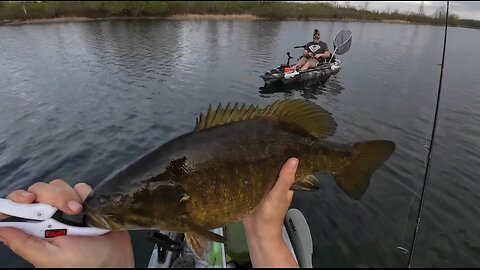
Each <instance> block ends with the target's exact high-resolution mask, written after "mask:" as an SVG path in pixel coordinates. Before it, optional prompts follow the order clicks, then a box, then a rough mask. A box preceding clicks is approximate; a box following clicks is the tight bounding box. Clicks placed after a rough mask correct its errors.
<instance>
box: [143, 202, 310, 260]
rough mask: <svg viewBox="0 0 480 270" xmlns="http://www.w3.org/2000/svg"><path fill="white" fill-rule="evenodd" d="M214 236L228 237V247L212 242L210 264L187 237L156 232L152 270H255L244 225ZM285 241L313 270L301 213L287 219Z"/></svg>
mask: <svg viewBox="0 0 480 270" xmlns="http://www.w3.org/2000/svg"><path fill="white" fill-rule="evenodd" d="M212 232H214V233H217V234H219V235H222V236H225V237H226V238H227V239H228V243H227V244H221V243H215V242H212V245H211V248H210V251H209V253H208V255H207V260H201V259H199V258H197V257H196V256H195V255H194V254H193V252H192V251H191V250H190V249H189V248H188V246H187V245H186V242H185V238H184V235H183V233H173V232H166V231H154V232H152V233H151V234H150V237H149V239H150V240H152V241H153V242H154V243H155V245H154V248H153V250H152V254H151V256H150V260H149V263H148V268H187V267H188V268H220V267H221V268H244V267H248V268H252V264H251V261H250V255H249V252H248V244H247V239H246V236H245V230H244V228H243V224H242V222H237V223H233V224H231V225H228V226H226V227H224V228H217V229H214V230H212ZM282 232H283V239H284V241H285V244H286V245H287V247H288V249H289V250H290V252H291V253H292V255H293V257H294V259H295V260H296V261H297V263H298V264H299V265H300V267H304V268H312V267H313V266H312V255H313V242H312V237H311V234H310V229H309V227H308V223H307V221H306V220H305V217H304V216H303V214H302V213H301V212H300V211H299V210H298V209H294V208H292V209H290V210H288V212H287V215H286V216H285V222H284V226H283V231H282Z"/></svg>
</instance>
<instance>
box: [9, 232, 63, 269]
mask: <svg viewBox="0 0 480 270" xmlns="http://www.w3.org/2000/svg"><path fill="white" fill-rule="evenodd" d="M0 240H1V241H2V242H3V243H4V244H5V245H6V246H8V247H9V248H10V249H11V250H12V251H13V252H15V253H16V254H17V255H19V256H20V257H22V258H24V259H25V260H27V261H29V262H31V263H32V264H34V265H35V264H36V263H37V262H40V261H44V260H47V258H48V256H49V254H55V253H52V252H50V250H51V249H52V248H55V247H54V246H51V245H49V244H48V242H47V241H44V240H42V239H40V238H38V237H35V236H32V235H30V234H27V233H25V232H23V231H21V230H18V229H15V228H0Z"/></svg>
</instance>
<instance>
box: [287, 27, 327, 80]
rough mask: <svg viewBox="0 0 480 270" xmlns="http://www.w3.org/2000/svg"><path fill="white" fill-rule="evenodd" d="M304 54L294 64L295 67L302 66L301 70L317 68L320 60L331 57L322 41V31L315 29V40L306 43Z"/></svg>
mask: <svg viewBox="0 0 480 270" xmlns="http://www.w3.org/2000/svg"><path fill="white" fill-rule="evenodd" d="M304 48H305V50H304V51H303V56H302V57H301V58H300V60H299V61H298V63H297V64H295V65H293V66H292V68H293V69H295V70H296V69H298V68H300V69H301V71H306V70H307V69H309V68H315V67H316V66H317V65H318V64H319V63H320V62H323V61H325V60H326V59H328V58H330V52H329V51H328V46H327V44H326V43H325V42H323V41H320V32H318V29H315V31H314V32H313V41H310V42H309V43H308V44H307V45H305V47H304Z"/></svg>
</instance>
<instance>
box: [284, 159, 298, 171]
mask: <svg viewBox="0 0 480 270" xmlns="http://www.w3.org/2000/svg"><path fill="white" fill-rule="evenodd" d="M287 166H288V168H289V169H292V170H295V169H297V166H298V159H296V158H294V159H291V160H290V162H289V163H288V165H287Z"/></svg>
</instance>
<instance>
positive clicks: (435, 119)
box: [407, 1, 450, 268]
mask: <svg viewBox="0 0 480 270" xmlns="http://www.w3.org/2000/svg"><path fill="white" fill-rule="evenodd" d="M449 6H450V3H449V1H447V12H446V15H445V36H444V40H443V55H442V65H441V68H440V82H439V84H438V94H437V103H436V105H435V116H434V118H433V130H432V136H431V138H430V146H429V147H428V157H427V165H426V168H425V177H424V179H423V187H422V196H421V197H420V206H419V208H418V215H417V223H416V225H415V232H414V234H413V240H412V246H411V248H410V256H409V257H408V266H407V267H408V268H411V264H412V259H413V253H414V249H415V242H416V240H417V234H418V229H419V227H420V222H421V217H422V211H423V205H424V202H425V192H426V187H427V181H428V173H429V172H430V171H429V169H430V160H431V159H432V151H433V146H434V143H433V140H434V138H435V131H436V127H437V118H438V106H439V104H440V95H441V91H442V79H443V67H444V63H445V48H446V46H447V29H448V9H449Z"/></svg>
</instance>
